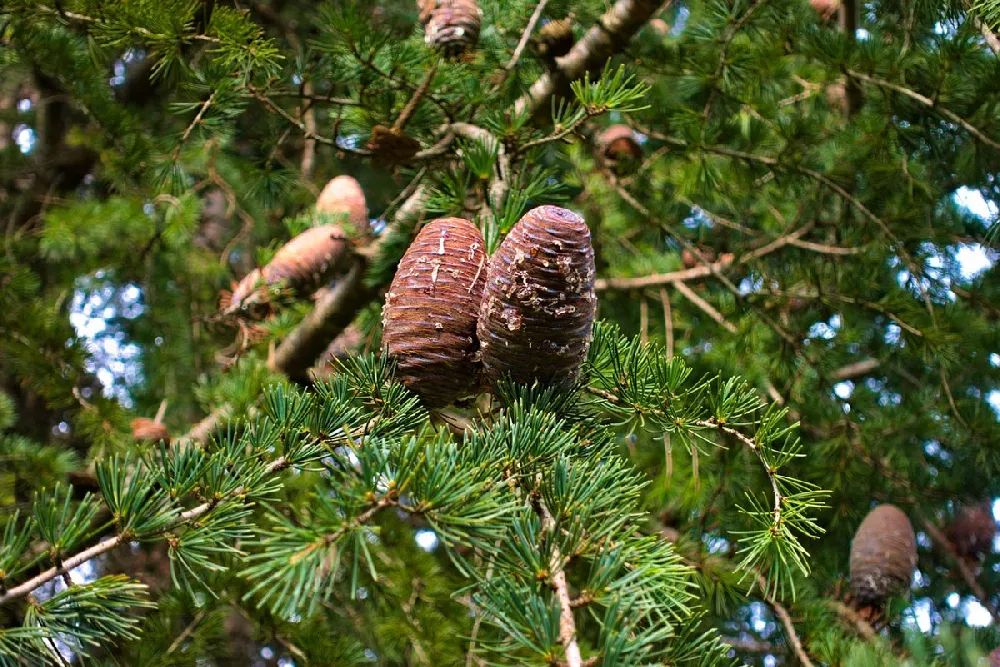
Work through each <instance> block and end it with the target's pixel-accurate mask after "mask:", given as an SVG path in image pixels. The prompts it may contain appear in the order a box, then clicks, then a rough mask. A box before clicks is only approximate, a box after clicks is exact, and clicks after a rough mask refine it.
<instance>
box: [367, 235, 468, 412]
mask: <svg viewBox="0 0 1000 667" xmlns="http://www.w3.org/2000/svg"><path fill="white" fill-rule="evenodd" d="M485 247H486V244H485V242H484V241H483V235H482V234H481V233H480V231H479V229H478V228H477V227H476V226H475V225H474V224H472V223H471V222H469V221H468V220H463V219H461V218H442V219H439V220H435V221H433V222H431V223H430V224H429V225H427V226H426V227H424V228H423V229H422V230H420V233H419V234H417V238H416V239H414V241H413V243H412V244H411V245H410V248H409V250H407V251H406V254H405V255H403V259H402V260H401V261H400V263H399V268H398V269H396V276H395V277H394V278H393V279H392V285H391V286H390V287H389V292H388V293H387V294H386V295H385V308H384V309H383V334H382V347H383V348H384V349H385V350H386V351H387V352H388V353H389V355H390V356H392V357H394V358H395V359H396V362H397V366H396V373H397V376H398V377H399V378H400V380H402V382H403V383H404V384H405V385H406V386H407V387H409V388H410V389H411V390H412V391H413V392H414V393H416V394H417V395H418V396H420V398H421V399H422V400H423V402H424V404H425V405H427V406H428V407H431V408H436V407H442V406H444V405H448V404H449V403H453V402H454V401H455V400H457V399H459V398H463V397H465V396H468V395H469V394H471V393H474V392H475V389H476V387H477V386H478V382H479V368H478V359H477V357H478V354H477V352H478V350H479V344H478V342H477V341H476V318H477V316H478V314H479V304H480V303H481V301H482V296H483V286H484V285H485V283H486V263H487V257H486V250H485Z"/></svg>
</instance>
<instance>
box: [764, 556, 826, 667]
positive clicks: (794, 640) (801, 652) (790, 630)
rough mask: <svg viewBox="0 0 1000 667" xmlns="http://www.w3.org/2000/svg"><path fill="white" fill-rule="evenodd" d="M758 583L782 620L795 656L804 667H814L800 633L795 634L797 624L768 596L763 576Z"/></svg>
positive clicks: (780, 605) (779, 604)
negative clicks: (803, 646) (803, 645)
mask: <svg viewBox="0 0 1000 667" xmlns="http://www.w3.org/2000/svg"><path fill="white" fill-rule="evenodd" d="M757 581H758V582H759V583H760V589H761V590H762V591H764V599H765V600H767V603H768V604H769V605H771V607H772V608H773V609H774V613H775V614H776V615H777V616H778V618H779V619H780V620H781V625H783V626H784V628H785V639H787V640H788V643H789V644H791V646H792V651H794V652H795V656H796V657H797V658H798V659H799V662H801V663H802V665H803V667H813V661H812V660H810V658H809V655H808V654H807V653H806V651H805V649H804V648H802V640H801V639H799V635H798V633H797V632H795V624H793V623H792V617H791V615H789V613H788V610H787V609H785V608H784V606H782V604H781V603H780V602H778V601H777V600H776V599H775V598H774V597H773V596H770V595H768V594H767V581H765V580H764V577H763V576H761V575H757Z"/></svg>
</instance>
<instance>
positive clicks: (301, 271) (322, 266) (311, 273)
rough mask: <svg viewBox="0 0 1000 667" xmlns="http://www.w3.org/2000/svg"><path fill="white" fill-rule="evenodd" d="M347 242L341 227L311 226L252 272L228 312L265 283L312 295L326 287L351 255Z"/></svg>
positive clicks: (239, 288) (235, 293)
mask: <svg viewBox="0 0 1000 667" xmlns="http://www.w3.org/2000/svg"><path fill="white" fill-rule="evenodd" d="M347 247H348V244H347V239H346V238H345V236H344V232H343V230H342V229H341V228H340V227H339V226H338V225H321V226H319V227H311V228H309V229H307V230H305V231H304V232H302V233H301V234H299V235H298V236H296V237H295V238H293V239H292V240H291V241H289V242H288V243H286V244H285V245H284V246H282V247H281V249H280V250H278V252H277V253H275V255H274V258H273V259H272V260H271V261H270V262H268V263H267V266H265V267H264V268H263V269H254V270H253V271H251V272H250V273H248V274H247V275H246V276H245V277H244V278H243V280H241V281H240V283H239V284H238V285H237V286H236V288H235V289H234V290H233V296H232V298H231V300H230V303H229V306H228V307H227V308H226V312H227V313H233V312H236V311H237V310H239V309H240V308H242V307H243V306H244V304H245V303H246V302H247V301H248V299H249V297H250V296H251V295H253V294H254V293H255V292H257V289H258V287H259V286H260V285H261V284H263V285H266V286H267V287H271V286H272V285H275V284H277V283H279V282H283V283H284V284H285V286H287V287H289V288H291V289H292V290H294V291H295V292H297V293H302V294H305V293H310V294H311V293H312V292H313V291H315V290H316V289H317V288H319V287H320V286H322V285H323V283H325V282H326V281H327V280H328V279H329V278H330V276H331V274H333V273H334V272H335V271H336V270H337V268H338V267H339V266H340V264H341V262H342V260H343V259H344V258H345V257H346V256H347Z"/></svg>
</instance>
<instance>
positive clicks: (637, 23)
mask: <svg viewBox="0 0 1000 667" xmlns="http://www.w3.org/2000/svg"><path fill="white" fill-rule="evenodd" d="M663 4H664V3H663V2H662V0H618V2H616V3H615V4H614V5H613V6H612V7H611V9H609V10H608V11H607V12H606V13H605V14H604V15H603V16H602V17H601V18H600V19H599V20H598V21H597V23H596V24H595V25H594V27H592V28H591V29H590V30H588V31H587V34H585V35H584V36H583V37H582V38H581V39H580V41H578V42H577V43H576V44H575V45H574V46H573V48H572V49H570V52H569V53H567V54H566V55H565V56H562V57H561V58H556V67H555V68H554V69H553V70H552V71H550V72H546V73H545V74H543V75H542V76H541V77H539V78H538V80H537V81H535V83H533V84H532V85H531V88H530V89H529V90H528V92H527V93H525V94H524V95H523V96H522V97H521V98H520V99H519V100H517V102H516V103H515V104H514V113H515V114H518V115H520V114H529V115H530V114H533V113H535V112H536V111H538V110H539V109H541V108H542V107H544V106H545V105H547V104H548V103H549V101H550V100H551V99H552V96H553V95H557V94H559V93H562V92H565V91H568V90H569V84H570V83H571V82H573V81H576V80H577V79H580V78H582V77H583V76H584V75H585V74H586V73H587V72H589V71H593V70H596V69H600V68H601V67H602V66H603V65H604V63H605V62H607V60H608V59H609V58H610V57H611V56H612V55H614V54H615V53H616V52H617V51H619V50H621V48H622V47H623V46H624V45H625V44H626V43H627V42H628V41H629V40H630V39H631V38H632V36H633V35H634V34H635V33H636V32H638V31H639V28H641V27H642V25H643V24H644V23H645V22H646V21H648V20H649V19H650V18H651V17H652V16H653V14H655V13H656V11H657V10H658V9H659V8H660V6H661V5H663Z"/></svg>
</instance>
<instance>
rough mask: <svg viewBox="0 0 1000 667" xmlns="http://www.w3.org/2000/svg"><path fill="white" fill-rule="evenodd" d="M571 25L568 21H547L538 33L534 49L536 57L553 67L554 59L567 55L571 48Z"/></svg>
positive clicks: (572, 38) (572, 40)
mask: <svg viewBox="0 0 1000 667" xmlns="http://www.w3.org/2000/svg"><path fill="white" fill-rule="evenodd" d="M573 42H574V37H573V23H572V21H570V20H569V19H558V20H554V21H549V22H548V23H546V24H545V25H543V26H542V27H541V29H540V30H539V31H538V37H537V38H536V39H535V45H536V46H535V48H536V49H537V50H538V56H539V57H540V58H541V59H542V60H543V61H544V62H545V63H546V64H547V65H548V66H549V67H551V66H553V65H555V62H556V58H561V57H562V56H564V55H566V54H567V53H569V51H570V49H572V48H573Z"/></svg>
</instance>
